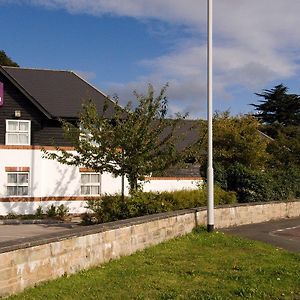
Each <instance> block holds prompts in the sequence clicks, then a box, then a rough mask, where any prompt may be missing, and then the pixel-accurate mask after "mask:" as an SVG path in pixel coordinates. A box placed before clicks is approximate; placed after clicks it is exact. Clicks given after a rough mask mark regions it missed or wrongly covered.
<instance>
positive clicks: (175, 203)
mask: <svg viewBox="0 0 300 300" xmlns="http://www.w3.org/2000/svg"><path fill="white" fill-rule="evenodd" d="M206 199H207V192H206V188H205V187H204V188H203V189H198V190H182V191H175V192H162V193H154V192H150V193H143V192H136V193H134V194H133V195H131V197H124V198H122V197H121V196H120V195H106V196H103V197H102V198H99V199H96V200H89V201H88V202H87V206H86V208H88V209H89V210H90V211H91V213H87V214H84V215H83V216H82V221H83V223H84V224H93V223H104V222H110V221H116V220H122V219H126V218H133V217H139V216H144V215H150V214H155V213H161V212H167V211H174V210H179V209H185V208H194V207H199V206H204V205H206V201H207V200H206ZM234 202H236V196H235V193H234V192H226V191H224V190H222V189H221V188H220V187H218V186H216V187H215V204H216V205H218V204H230V203H234Z"/></svg>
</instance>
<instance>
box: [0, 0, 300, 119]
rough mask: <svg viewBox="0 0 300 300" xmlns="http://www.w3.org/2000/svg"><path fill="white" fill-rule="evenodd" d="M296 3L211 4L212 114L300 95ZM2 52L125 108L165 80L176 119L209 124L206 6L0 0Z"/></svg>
mask: <svg viewBox="0 0 300 300" xmlns="http://www.w3.org/2000/svg"><path fill="white" fill-rule="evenodd" d="M299 11H300V1H299V0H285V1H282V0H252V1H249V0H226V1H224V0H214V49H215V51H214V109H215V110H219V111H221V110H225V109H230V110H231V112H232V113H233V114H237V113H246V112H249V111H251V109H252V108H251V106H249V105H248V104H249V103H253V102H255V101H257V100H258V98H257V97H256V96H255V95H254V92H260V91H261V90H262V89H265V88H267V89H269V88H272V87H273V86H274V85H276V84H279V83H284V84H286V85H287V86H288V87H290V90H291V91H292V92H295V93H300V87H299V83H300V82H299V62H300V60H299V59H300V39H299V34H298V30H299V29H298V28H300V19H299V16H298V13H299ZM0 36H1V43H0V49H3V50H5V51H6V52H7V54H8V55H9V56H10V57H11V58H12V59H14V60H15V61H16V62H18V63H19V64H20V65H21V66H22V67H31V68H46V69H67V70H74V71H76V72H78V73H79V74H80V75H81V76H83V77H84V78H86V79H87V80H88V81H89V82H91V83H92V84H94V85H95V86H96V87H98V88H99V89H101V90H102V91H104V92H105V93H106V94H108V95H113V94H118V95H119V97H120V100H121V103H126V102H127V101H128V100H132V99H133V96H132V91H133V90H138V91H139V92H145V91H146V87H147V84H148V83H152V84H153V85H154V86H155V88H156V89H157V90H159V88H160V87H161V86H162V85H163V84H165V83H166V82H169V89H168V94H169V104H170V112H172V113H175V112H177V111H180V112H189V113H190V116H191V117H199V116H200V117H205V110H206V1H205V0H185V1H182V0H152V1H147V0H85V1H83V0H10V1H8V0H0Z"/></svg>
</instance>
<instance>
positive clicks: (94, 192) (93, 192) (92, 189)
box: [91, 186, 100, 195]
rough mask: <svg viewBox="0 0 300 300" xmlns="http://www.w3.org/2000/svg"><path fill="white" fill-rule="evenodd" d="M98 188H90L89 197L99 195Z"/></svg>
mask: <svg viewBox="0 0 300 300" xmlns="http://www.w3.org/2000/svg"><path fill="white" fill-rule="evenodd" d="M99 194H100V193H99V186H91V195H99Z"/></svg>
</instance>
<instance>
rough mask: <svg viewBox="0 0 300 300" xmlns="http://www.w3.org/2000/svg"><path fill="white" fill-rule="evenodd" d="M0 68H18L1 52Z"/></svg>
mask: <svg viewBox="0 0 300 300" xmlns="http://www.w3.org/2000/svg"><path fill="white" fill-rule="evenodd" d="M0 66H10V67H19V65H18V64H17V63H16V62H14V61H13V60H12V59H11V58H10V57H8V56H7V55H6V53H5V51H3V50H0Z"/></svg>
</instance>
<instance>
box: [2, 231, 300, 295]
mask: <svg viewBox="0 0 300 300" xmlns="http://www.w3.org/2000/svg"><path fill="white" fill-rule="evenodd" d="M244 298H246V299H247V298H248V299H300V254H292V253H288V252H286V251H283V250H280V249H277V248H274V247H272V246H269V245H266V244H263V243H259V242H254V241H250V240H246V239H242V238H239V237H234V236H229V235H225V234H223V233H220V232H215V233H213V234H208V233H206V232H205V231H204V230H201V229H200V230H196V231H194V232H193V233H191V234H188V235H186V236H184V237H180V238H176V239H174V240H172V241H169V242H166V243H163V244H160V245H158V246H155V247H152V248H149V249H147V250H145V251H142V252H139V253H136V254H133V255H131V256H128V257H122V258H121V259H119V260H117V261H112V262H110V263H107V264H105V265H102V266H100V267H97V268H93V269H91V270H88V271H82V272H80V273H78V274H76V275H72V276H69V277H64V278H60V279H57V280H54V281H51V282H48V283H44V284H41V285H39V286H38V287H36V288H33V289H28V290H26V291H25V292H24V293H21V294H19V295H17V296H13V297H10V298H8V299H30V300H33V299H43V300H45V299H72V300H75V299H244Z"/></svg>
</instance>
